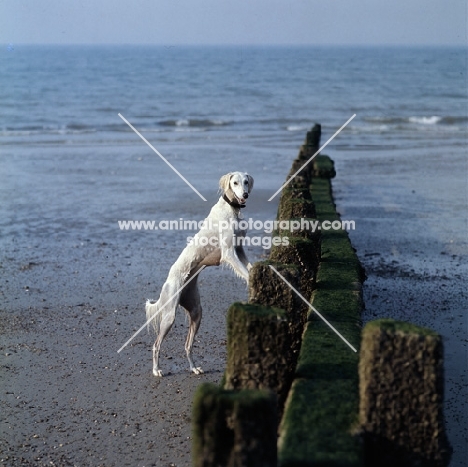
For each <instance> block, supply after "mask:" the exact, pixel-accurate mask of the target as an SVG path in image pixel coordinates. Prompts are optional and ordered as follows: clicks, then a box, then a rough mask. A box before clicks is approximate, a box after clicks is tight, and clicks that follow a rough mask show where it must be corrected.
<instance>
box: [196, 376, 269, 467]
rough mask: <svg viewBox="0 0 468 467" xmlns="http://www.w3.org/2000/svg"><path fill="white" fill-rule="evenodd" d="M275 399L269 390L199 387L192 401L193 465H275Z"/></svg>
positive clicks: (243, 466)
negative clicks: (232, 389) (231, 389)
mask: <svg viewBox="0 0 468 467" xmlns="http://www.w3.org/2000/svg"><path fill="white" fill-rule="evenodd" d="M276 425H277V421H276V400H275V397H274V395H273V394H272V393H271V392H269V391H259V390H243V391H226V390H223V389H221V388H220V387H219V386H215V385H213V384H208V383H205V384H202V385H201V386H199V387H198V389H197V392H196V393H195V397H194V401H193V416H192V435H193V444H192V465H193V466H194V467H241V466H242V467H276V457H277V455H276Z"/></svg>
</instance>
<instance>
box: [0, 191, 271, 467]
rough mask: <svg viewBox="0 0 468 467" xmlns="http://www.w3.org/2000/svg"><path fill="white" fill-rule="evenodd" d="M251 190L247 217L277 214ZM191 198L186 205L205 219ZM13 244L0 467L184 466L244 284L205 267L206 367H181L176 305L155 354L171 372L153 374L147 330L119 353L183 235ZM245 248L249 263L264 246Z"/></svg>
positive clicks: (181, 325)
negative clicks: (197, 408)
mask: <svg viewBox="0 0 468 467" xmlns="http://www.w3.org/2000/svg"><path fill="white" fill-rule="evenodd" d="M256 194H257V198H256V199H255V197H254V196H252V199H251V201H252V203H251V205H250V206H249V208H247V209H246V211H248V213H247V212H246V215H249V216H253V217H255V218H256V219H259V218H260V219H261V218H265V216H266V217H270V218H273V217H274V216H275V211H276V204H274V203H266V202H264V201H261V200H265V199H266V198H267V196H266V195H267V194H270V193H269V192H267V191H266V190H264V192H263V191H262V190H257V193H256ZM189 199H190V200H191V201H188V202H187V200H184V204H185V209H188V210H189V211H192V210H193V211H194V212H193V215H194V217H195V216H196V217H197V218H201V219H202V218H203V216H204V213H198V212H195V211H196V210H197V209H198V206H199V203H198V202H197V200H196V199H195V198H193V200H192V199H191V198H189ZM259 200H260V201H259ZM181 202H182V201H181ZM174 205H177V203H174ZM174 216H176V217H175V218H177V213H176V212H174ZM114 227H115V229H116V230H118V226H117V223H116V225H115V226H114ZM172 235H174V234H172ZM175 235H178V236H179V237H178V238H177V239H178V240H180V239H181V236H182V235H186V233H185V232H177V233H175ZM9 246H10V248H9V249H8V252H5V253H6V254H5V256H4V258H2V265H1V266H2V275H3V277H4V278H6V280H5V286H4V288H3V289H2V298H3V303H4V305H3V309H2V310H1V328H0V333H1V353H2V367H1V376H0V379H1V381H2V390H1V394H0V397H1V399H2V403H3V404H2V405H3V407H4V408H3V417H2V418H3V419H4V423H2V425H1V428H0V430H1V431H0V438H1V440H2V446H1V448H0V449H1V452H2V456H1V459H2V460H1V462H0V465H4V466H18V465H31V466H46V465H47V466H50V465H56V466H74V465H76V466H85V465H89V466H133V467H134V466H146V467H147V466H188V465H190V463H191V456H190V452H191V428H190V421H191V404H192V397H193V394H194V391H195V390H196V387H197V386H198V384H200V383H201V382H206V381H210V382H213V383H218V382H219V381H220V379H221V377H222V374H223V372H224V364H225V344H226V321H225V315H226V312H227V309H228V307H229V305H230V304H231V303H233V302H234V301H238V300H246V298H247V288H246V285H245V284H244V283H243V281H241V280H240V279H238V278H237V277H235V275H234V274H233V273H232V272H231V271H230V270H228V269H226V268H209V269H208V270H206V271H204V272H203V275H202V277H201V278H200V280H199V283H200V293H201V300H202V306H203V310H204V311H203V312H204V319H203V321H202V325H201V328H200V331H199V333H198V335H197V339H196V343H195V349H194V355H195V361H196V362H197V364H198V365H200V366H201V367H202V368H203V369H204V370H205V373H204V374H203V375H202V376H195V375H192V374H190V373H189V371H188V364H187V361H186V357H185V352H184V342H185V336H186V332H187V323H186V321H185V317H184V314H183V312H182V311H180V313H178V316H177V319H176V323H175V325H174V327H173V329H172V330H171V333H170V334H169V336H168V338H167V339H166V341H165V342H164V346H163V350H162V357H161V364H162V368H163V371H164V372H165V374H166V376H165V377H164V378H162V379H157V378H155V377H154V376H153V375H152V372H151V368H152V366H151V365H152V364H151V346H152V337H151V336H150V335H148V333H147V332H146V330H144V331H143V332H141V333H140V334H139V335H138V336H137V337H136V338H135V339H134V340H133V341H132V342H131V343H130V344H129V345H128V347H127V348H125V349H124V350H123V351H122V352H121V353H120V354H119V353H117V350H118V349H119V348H120V347H121V346H122V345H123V344H124V343H125V342H126V340H127V339H129V338H130V337H131V335H132V334H133V332H135V331H136V330H137V329H138V328H139V327H140V326H141V325H142V324H143V323H144V320H145V315H144V302H145V299H146V298H149V297H154V296H156V297H157V296H158V295H159V291H160V287H161V286H162V284H163V282H164V280H165V278H166V275H167V272H168V270H169V267H170V265H171V264H172V262H173V261H175V259H176V258H177V255H178V254H179V252H180V249H181V242H180V241H171V238H170V235H168V234H167V233H166V234H164V233H162V234H161V235H160V234H159V233H158V235H156V233H155V232H136V233H135V232H133V233H132V232H122V233H120V232H119V233H118V234H116V236H115V239H114V241H109V240H106V242H102V241H100V240H99V239H97V238H93V237H86V236H83V237H80V238H77V239H76V243H73V244H68V243H67V242H66V241H63V242H54V241H51V242H49V244H48V245H45V244H44V242H41V244H39V243H35V242H34V240H33V239H31V243H30V244H29V246H28V247H26V248H25V246H24V245H17V244H15V243H14V242H13V243H12V244H11V245H9ZM247 250H248V253H249V256H250V258H252V260H258V259H259V258H260V256H261V255H262V253H263V251H262V249H261V248H253V247H252V248H248V249H247Z"/></svg>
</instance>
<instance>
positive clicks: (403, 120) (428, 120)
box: [363, 115, 468, 125]
mask: <svg viewBox="0 0 468 467" xmlns="http://www.w3.org/2000/svg"><path fill="white" fill-rule="evenodd" d="M363 120H364V121H365V122H368V123H374V124H389V125H403V124H408V123H411V124H416V125H438V124H440V125H459V124H463V123H468V117H465V116H445V117H443V116H440V115H430V116H411V117H388V116H382V117H364V118H363Z"/></svg>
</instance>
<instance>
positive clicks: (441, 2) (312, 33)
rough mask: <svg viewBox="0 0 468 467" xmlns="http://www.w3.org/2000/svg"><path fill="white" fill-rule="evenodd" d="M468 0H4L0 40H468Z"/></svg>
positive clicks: (435, 42) (392, 42)
mask: <svg viewBox="0 0 468 467" xmlns="http://www.w3.org/2000/svg"><path fill="white" fill-rule="evenodd" d="M466 12H467V0H449V1H447V0H392V1H389V0H320V1H319V0H230V1H225V0H134V1H127V0H125V1H124V0H0V43H3V44H21V43H57V44H70V43H72V44H163V45H181V44H257V45H265V44H317V45H318V44H320V45H322V44H350V45H351V44H365V45H374V44H375V45H379V44H389V45H426V44H427V45H463V44H465V45H466V44H467V26H466V22H467V13H466Z"/></svg>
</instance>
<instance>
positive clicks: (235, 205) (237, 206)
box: [223, 194, 245, 209]
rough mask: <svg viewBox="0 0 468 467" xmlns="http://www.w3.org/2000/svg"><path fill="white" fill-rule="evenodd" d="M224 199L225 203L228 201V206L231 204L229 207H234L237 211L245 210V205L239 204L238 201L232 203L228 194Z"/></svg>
mask: <svg viewBox="0 0 468 467" xmlns="http://www.w3.org/2000/svg"><path fill="white" fill-rule="evenodd" d="M223 199H224V201H226V203H227V204H229V206H232V207H233V208H236V209H242V208H245V204H239V203H238V202H237V201H231V200H230V199H229V198H228V197H227V196H226V194H224V195H223Z"/></svg>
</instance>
